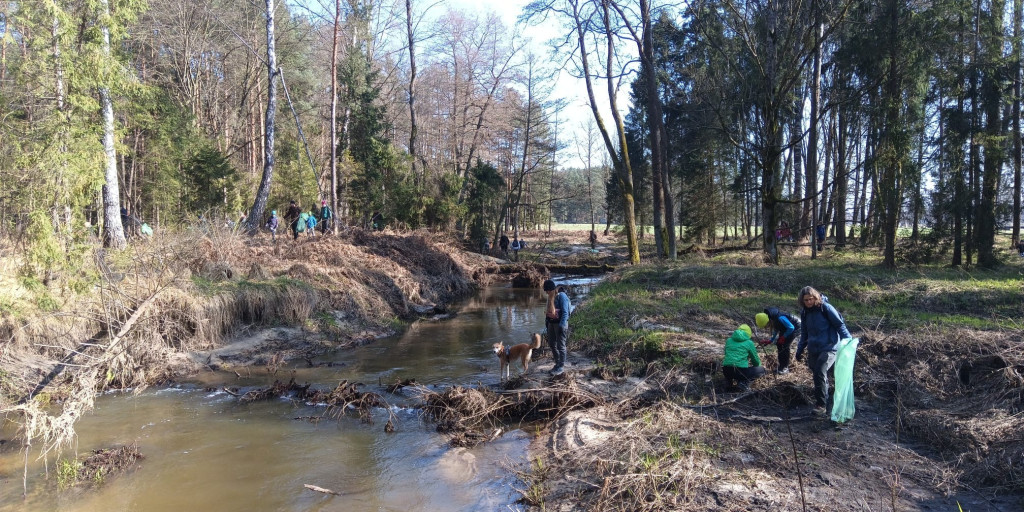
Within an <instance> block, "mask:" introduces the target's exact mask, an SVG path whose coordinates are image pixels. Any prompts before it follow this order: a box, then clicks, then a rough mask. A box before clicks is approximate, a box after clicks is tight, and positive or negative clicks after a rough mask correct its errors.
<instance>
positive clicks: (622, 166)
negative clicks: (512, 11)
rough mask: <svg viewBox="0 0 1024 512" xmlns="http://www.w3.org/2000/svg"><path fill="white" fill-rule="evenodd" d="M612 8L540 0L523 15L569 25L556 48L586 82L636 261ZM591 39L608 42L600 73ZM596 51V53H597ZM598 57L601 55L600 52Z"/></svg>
mask: <svg viewBox="0 0 1024 512" xmlns="http://www.w3.org/2000/svg"><path fill="white" fill-rule="evenodd" d="M611 11H612V7H611V5H610V0H593V1H588V0H538V1H535V2H533V3H531V4H530V5H528V6H527V7H526V9H525V12H526V14H525V15H524V17H525V18H526V19H527V20H530V19H532V18H534V17H537V18H538V19H544V18H546V16H547V15H548V14H554V15H555V16H558V17H560V18H562V20H563V21H564V22H566V24H567V28H568V29H569V32H568V33H567V34H565V35H564V36H563V37H562V38H561V40H560V43H559V44H558V46H557V48H556V49H558V50H559V51H565V50H566V49H568V50H567V52H568V55H569V59H570V60H573V61H574V63H576V64H577V65H578V66H579V71H580V76H581V77H582V78H583V79H584V82H585V83H586V87H587V99H588V101H589V105H590V112H591V114H593V117H594V122H595V123H596V124H597V128H598V130H599V131H600V132H601V137H602V138H603V139H604V144H605V149H606V150H607V152H608V156H609V158H610V159H611V161H612V168H613V169H614V170H615V177H616V179H617V180H618V184H619V190H620V193H621V196H620V197H621V199H622V204H623V208H622V210H623V224H624V227H625V231H626V242H627V247H628V250H629V260H630V262H631V263H633V264H636V263H639V262H640V249H639V245H638V241H637V232H636V216H635V213H634V206H633V203H634V200H633V170H632V167H631V165H630V161H629V151H628V150H627V148H626V131H625V126H624V125H623V123H622V114H621V113H620V112H619V110H618V102H617V97H618V91H619V80H620V79H621V77H622V73H620V72H618V71H616V63H617V60H616V51H615V44H616V41H617V40H618V34H617V33H616V31H615V30H613V28H612V20H611ZM589 39H592V40H593V41H594V44H595V46H597V45H599V44H600V41H601V40H603V42H604V44H605V50H604V51H605V53H604V55H603V56H604V59H605V63H604V70H603V71H602V72H601V73H600V74H598V73H596V72H593V71H592V70H591V67H590V59H591V58H595V56H594V55H592V51H591V49H590V48H589V47H588V45H587V43H588V40H589ZM593 53H595V54H597V53H598V52H593ZM597 56H598V57H600V55H597ZM595 77H603V78H604V80H605V81H606V84H607V89H608V105H609V107H610V109H611V115H612V121H613V122H614V124H615V135H616V138H615V140H613V139H612V136H611V133H610V132H609V130H608V128H607V126H606V125H605V122H604V118H603V117H602V116H601V111H600V109H601V105H600V104H599V103H598V101H597V96H596V94H595V93H594V78H595Z"/></svg>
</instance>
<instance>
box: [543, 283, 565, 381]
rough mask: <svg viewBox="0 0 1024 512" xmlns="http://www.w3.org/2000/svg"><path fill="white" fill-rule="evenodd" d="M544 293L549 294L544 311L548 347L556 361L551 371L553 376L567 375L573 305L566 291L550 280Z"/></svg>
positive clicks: (545, 285)
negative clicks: (570, 316) (566, 365)
mask: <svg viewBox="0 0 1024 512" xmlns="http://www.w3.org/2000/svg"><path fill="white" fill-rule="evenodd" d="M543 289H544V292H545V293H547V294H548V303H547V306H546V307H545V309H544V327H546V328H547V332H548V346H549V347H551V356H552V358H553V359H554V360H555V367H554V368H552V369H551V375H554V376H558V375H561V374H563V373H565V370H564V367H565V354H566V351H567V346H568V344H569V314H570V313H572V303H571V302H570V301H569V295H567V294H566V293H565V289H564V288H561V287H556V286H555V282H554V281H552V280H550V279H548V280H546V281H544V285H543Z"/></svg>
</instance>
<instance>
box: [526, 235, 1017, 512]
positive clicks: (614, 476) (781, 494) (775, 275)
mask: <svg viewBox="0 0 1024 512" xmlns="http://www.w3.org/2000/svg"><path fill="white" fill-rule="evenodd" d="M728 257H729V258H730V259H733V260H735V259H736V258H747V262H746V263H745V264H743V265H734V264H731V263H729V262H728V261H722V260H718V261H716V260H708V259H704V260H700V261H688V262H686V263H680V264H671V265H670V264H661V265H659V264H645V265H640V266H636V267H632V268H628V269H624V270H623V271H621V272H619V273H617V274H616V275H615V276H613V277H611V278H610V279H608V280H606V281H605V282H603V283H602V284H600V285H598V286H597V287H596V288H595V289H594V290H593V291H592V293H591V295H590V297H589V298H588V299H587V300H586V301H585V302H584V303H583V304H581V305H580V306H579V307H578V308H577V310H576V312H575V313H574V315H573V318H572V319H571V322H570V324H571V328H572V329H573V335H572V339H571V341H570V350H571V352H575V353H576V355H577V357H578V358H579V359H581V360H589V361H590V362H588V363H587V364H585V365H580V366H579V367H576V368H574V367H573V366H570V367H569V368H568V369H569V371H568V372H567V373H566V376H565V377H562V378H556V379H549V378H546V377H541V382H540V383H539V384H531V383H523V384H522V386H523V387H524V388H529V387H537V388H543V389H546V390H547V391H546V392H550V393H553V394H555V395H556V396H557V395H559V394H561V395H563V396H580V394H581V393H584V392H585V393H588V394H590V395H593V396H597V397H598V398H597V399H594V400H589V401H588V402H586V403H581V401H579V400H577V401H574V402H566V403H567V405H568V406H567V407H565V408H564V410H562V411H560V412H557V413H553V414H551V416H552V417H553V421H551V423H550V428H549V429H548V430H547V432H546V434H545V435H544V436H542V437H541V438H539V439H538V442H537V443H536V444H535V445H534V446H535V447H534V451H533V453H532V454H531V457H532V460H534V461H535V462H534V464H533V466H532V468H531V469H530V470H529V471H526V472H524V474H523V479H524V481H525V482H526V485H525V492H524V493H523V494H524V502H525V503H528V504H529V505H531V506H532V507H534V508H536V509H542V510H564V511H569V510H650V511H655V510H679V509H686V510H763V511H766V512H768V511H777V510H823V511H825V510H829V511H830V510H890V509H891V510H957V507H958V506H960V507H962V510H971V511H985V510H993V511H1009V510H1018V509H1019V508H1020V507H1021V505H1022V503H1024V502H1022V496H1024V473H1022V472H1021V468H1022V467H1024V460H1022V458H1021V457H1024V440H1022V439H1021V438H1020V435H1019V433H1020V432H1021V431H1022V430H1024V418H1022V417H1021V410H1022V409H1024V339H1022V335H1021V329H1020V327H1019V323H1018V322H1017V320H1016V319H1019V318H1020V317H1021V316H1022V315H1024V311H1022V309H1021V308H1024V306H1022V304H1024V301H1022V298H1024V293H1022V290H1024V278H1022V272H1021V268H1020V266H1019V265H1017V264H1018V263H1019V262H1016V261H1014V262H1013V264H1011V265H1008V266H1007V267H1005V268H1003V269H1001V270H998V271H991V272H972V273H968V272H961V271H956V270H950V269H941V268H934V269H927V268H919V269H916V270H915V271H913V272H907V271H897V272H889V271H885V270H882V269H880V268H879V267H878V266H877V265H876V264H874V263H872V262H870V261H864V260H863V259H861V261H856V260H857V259H859V258H863V255H861V256H858V255H837V254H830V255H828V256H826V257H824V258H822V259H820V260H819V261H817V262H810V261H803V262H797V263H794V264H790V265H787V266H785V267H765V266H758V265H751V264H749V262H750V261H754V260H756V254H748V255H746V256H744V255H743V254H740V253H735V254H733V255H730V256H728ZM805 284H814V285H816V286H818V287H820V289H821V290H822V291H823V292H824V293H826V294H827V295H829V297H830V300H831V302H832V303H833V304H834V305H836V307H838V308H839V310H840V311H841V312H842V313H843V314H844V315H845V316H846V319H847V322H848V324H849V325H850V328H851V330H852V331H853V334H854V335H855V336H857V337H859V338H860V342H861V343H860V348H859V350H858V357H857V363H856V368H855V377H854V383H855V396H856V401H857V413H856V417H855V418H854V419H853V420H851V421H850V422H848V423H846V424H844V425H840V426H836V425H834V424H833V423H832V422H831V421H830V420H829V418H825V417H822V416H818V415H816V413H815V411H814V408H813V407H812V404H813V400H812V399H811V391H812V388H813V386H812V382H811V375H810V372H809V371H808V369H807V368H806V366H805V365H804V364H799V363H798V364H795V365H793V366H792V368H793V371H792V372H790V373H789V374H786V375H772V374H769V375H768V376H766V377H765V378H763V379H761V380H759V381H756V382H755V383H754V385H753V386H752V388H751V390H750V391H748V392H743V393H729V392H727V390H726V385H725V383H724V382H723V379H722V376H721V371H720V370H719V362H720V360H721V357H722V344H723V343H724V340H725V339H726V338H727V337H728V336H729V334H730V333H731V332H732V330H733V329H735V328H736V326H737V325H739V324H741V323H747V324H750V325H753V323H754V322H753V316H754V313H756V312H759V311H760V310H761V309H762V308H764V307H766V306H775V307H780V308H782V309H784V310H788V311H796V304H795V296H796V292H797V290H798V289H799V288H800V287H801V286H803V285H805ZM761 355H762V360H763V361H764V365H765V367H766V368H767V369H768V370H769V372H770V371H771V370H774V369H775V366H776V364H777V361H776V358H775V352H774V349H772V348H768V349H767V350H765V349H762V351H761ZM571 359H572V357H570V360H571ZM603 383H609V384H607V385H606V384H603ZM602 387H603V388H608V389H615V390H616V391H615V392H614V393H600V392H597V391H596V390H599V389H601V388H602ZM623 389H628V390H629V392H628V393H623V392H622V391H623Z"/></svg>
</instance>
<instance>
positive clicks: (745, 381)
mask: <svg viewBox="0 0 1024 512" xmlns="http://www.w3.org/2000/svg"><path fill="white" fill-rule="evenodd" d="M751 334H752V332H751V330H750V326H749V325H747V324H743V325H741V326H740V327H739V329H736V330H735V331H733V333H732V336H730V337H729V339H727V340H725V357H724V358H723V359H722V373H723V374H724V375H725V380H726V386H727V387H728V388H733V382H735V383H737V385H738V387H739V390H740V391H746V390H747V389H750V382H751V381H753V380H755V379H757V378H759V377H762V376H763V375H764V367H763V366H761V358H759V357H757V347H756V346H755V345H754V342H753V341H752V340H751V339H750V336H751Z"/></svg>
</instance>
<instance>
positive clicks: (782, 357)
mask: <svg viewBox="0 0 1024 512" xmlns="http://www.w3.org/2000/svg"><path fill="white" fill-rule="evenodd" d="M794 339H796V332H794V333H793V334H792V335H791V337H789V338H782V339H781V340H779V341H778V343H777V345H776V347H778V349H779V369H780V370H782V369H784V368H789V361H790V357H789V355H790V349H791V348H792V347H793V340H794Z"/></svg>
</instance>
